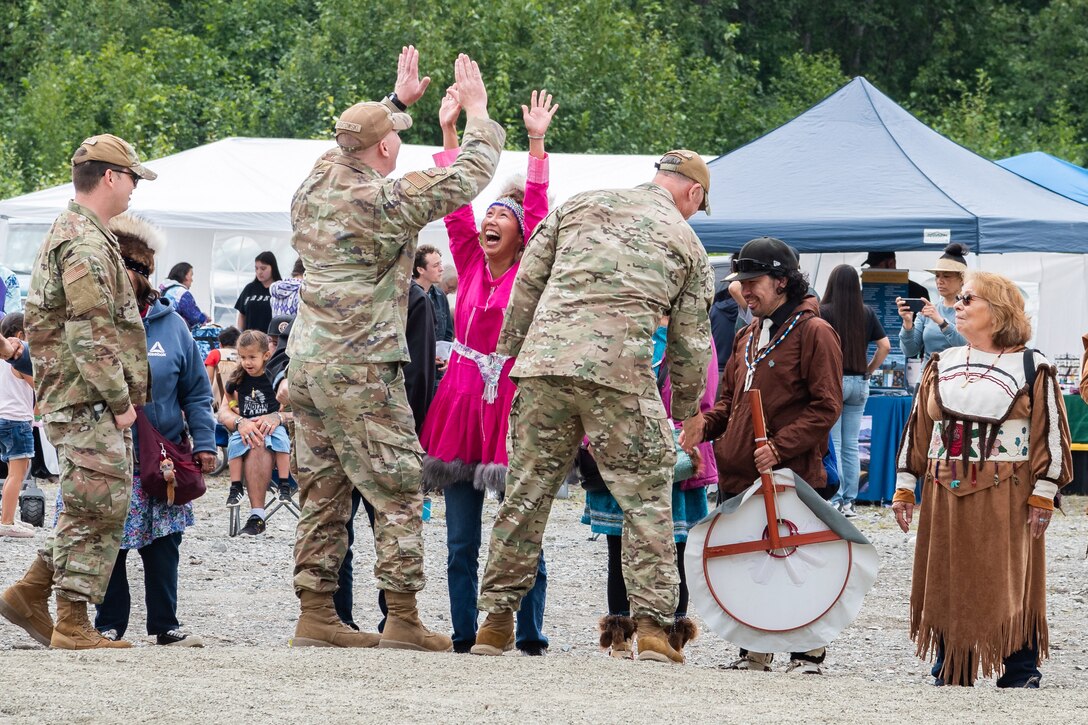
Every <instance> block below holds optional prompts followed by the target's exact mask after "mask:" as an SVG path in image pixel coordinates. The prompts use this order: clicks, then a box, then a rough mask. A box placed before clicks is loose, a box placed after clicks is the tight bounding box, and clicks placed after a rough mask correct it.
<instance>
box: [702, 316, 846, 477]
mask: <svg viewBox="0 0 1088 725" xmlns="http://www.w3.org/2000/svg"><path fill="white" fill-rule="evenodd" d="M819 309H820V308H819V304H818V303H817V301H816V298H815V297H813V296H811V295H810V296H806V297H805V298H804V299H803V300H801V302H800V303H799V304H798V305H797V307H796V309H795V310H794V314H800V315H801V318H800V320H798V322H797V325H796V326H794V328H793V330H792V331H791V332H790V333H789V335H788V336H787V337H786V338H785V339H784V340H782V342H781V343H780V344H779V345H778V347H776V348H775V349H774V350H773V351H772V352H771V353H770V355H769V356H767V357H766V358H764V360H763V361H762V362H760V363H759V365H757V366H756V370H755V375H754V377H753V379H752V387H753V388H759V390H760V391H761V392H762V394H763V413H764V415H765V416H766V419H767V434H768V435H769V436H770V438H771V440H772V441H773V442H774V445H775V448H777V449H778V452H779V455H781V456H782V462H781V463H780V464H779V466H777V468H790V469H792V470H793V471H794V472H795V473H797V474H798V475H799V476H801V478H803V479H804V480H805V481H806V482H808V483H809V484H810V485H811V486H812V487H813V488H824V487H825V486H826V485H827V475H826V474H825V473H824V467H823V457H824V454H825V453H826V452H827V438H828V434H829V433H830V431H831V426H833V425H834V424H835V421H836V420H838V418H839V415H840V414H841V413H842V347H841V345H840V344H839V336H838V334H836V333H835V330H834V329H833V328H832V327H831V325H829V324H828V323H827V322H826V321H825V320H822V319H820V313H819ZM790 319H792V316H791V318H790ZM761 324H762V320H760V319H759V318H757V319H755V320H753V321H752V324H750V325H748V327H746V328H744V329H743V330H741V331H740V332H739V333H737V338H736V340H735V341H734V343H733V355H732V356H731V357H730V358H729V362H728V364H727V365H726V367H725V371H724V372H723V373H722V380H721V384H720V385H719V387H718V402H717V403H715V404H714V408H713V409H711V411H710V412H708V413H707V414H706V431H705V438H706V439H707V440H710V439H716V440H715V441H714V458H715V459H716V461H717V463H718V485H719V487H720V488H721V490H722V491H723V492H726V493H739V492H741V491H743V490H744V489H746V488H748V486H751V485H752V482H753V481H755V480H756V479H757V478H758V477H759V472H758V471H756V466H755V461H754V460H753V456H754V454H755V433H754V432H753V429H752V413H751V409H750V408H749V406H748V396H747V395H745V394H744V378H745V375H746V374H747V371H748V369H747V366H746V365H745V351H746V350H745V348H746V346H747V342H748V338H749V336H751V335H756V340H758V339H759V338H758V336H759V330H760V325H761ZM788 327H789V322H788V321H787V322H786V323H785V324H783V325H782V326H781V328H780V329H779V330H778V332H777V335H776V338H775V339H778V338H780V337H781V336H782V335H783V334H784V333H785V332H786V329H787V328H788ZM756 340H753V341H752V346H753V347H754V346H755V344H756ZM773 342H774V340H772V344H773ZM754 356H755V351H754V350H750V351H748V357H749V359H750V358H752V357H754Z"/></svg>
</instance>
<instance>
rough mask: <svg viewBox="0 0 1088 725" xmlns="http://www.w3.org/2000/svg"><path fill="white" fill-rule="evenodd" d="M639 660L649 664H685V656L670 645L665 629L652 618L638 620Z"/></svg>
mask: <svg viewBox="0 0 1088 725" xmlns="http://www.w3.org/2000/svg"><path fill="white" fill-rule="evenodd" d="M638 658H639V660H643V661H648V662H675V663H677V664H683V662H684V655H683V654H681V653H680V652H677V651H676V650H674V649H673V648H672V647H671V646H670V645H669V635H668V633H667V632H666V631H665V628H664V627H662V626H661V625H660V624H658V623H657V621H656V620H655V619H653V618H652V617H639V618H638Z"/></svg>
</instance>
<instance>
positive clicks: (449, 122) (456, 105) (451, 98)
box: [438, 85, 461, 129]
mask: <svg viewBox="0 0 1088 725" xmlns="http://www.w3.org/2000/svg"><path fill="white" fill-rule="evenodd" d="M460 115H461V101H460V100H459V94H458V92H457V86H455V85H454V86H450V87H449V88H447V89H446V95H444V96H442V104H441V105H440V106H439V107H438V125H439V126H441V127H442V128H443V129H446V128H456V127H457V117H458V116H460Z"/></svg>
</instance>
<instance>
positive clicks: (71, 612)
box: [49, 597, 132, 649]
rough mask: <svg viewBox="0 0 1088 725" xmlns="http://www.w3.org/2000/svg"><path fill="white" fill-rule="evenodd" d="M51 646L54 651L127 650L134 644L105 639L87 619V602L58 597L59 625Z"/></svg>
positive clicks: (121, 640)
mask: <svg viewBox="0 0 1088 725" xmlns="http://www.w3.org/2000/svg"><path fill="white" fill-rule="evenodd" d="M49 646H50V647H52V648H53V649H127V648H129V647H131V646H132V643H131V642H126V641H125V640H123V639H118V640H112V639H109V638H108V637H103V636H102V635H101V634H100V633H99V631H98V630H97V629H95V628H94V627H92V626H91V622H90V620H89V619H87V602H73V601H71V600H68V599H61V598H60V597H57V623H56V625H54V627H53V638H52V639H51V640H50V641H49Z"/></svg>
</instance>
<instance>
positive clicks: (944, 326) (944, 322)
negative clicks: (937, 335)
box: [937, 320, 948, 332]
mask: <svg viewBox="0 0 1088 725" xmlns="http://www.w3.org/2000/svg"><path fill="white" fill-rule="evenodd" d="M937 329H938V330H940V331H941V332H944V331H945V330H947V329H948V320H941V324H939V325H937Z"/></svg>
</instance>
